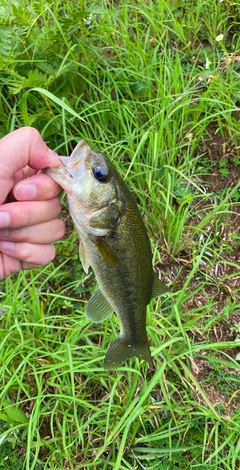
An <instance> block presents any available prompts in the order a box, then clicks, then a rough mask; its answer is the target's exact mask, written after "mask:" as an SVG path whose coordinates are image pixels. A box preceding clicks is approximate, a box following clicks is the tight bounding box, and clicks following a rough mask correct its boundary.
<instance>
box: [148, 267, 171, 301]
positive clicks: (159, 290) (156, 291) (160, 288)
mask: <svg viewBox="0 0 240 470" xmlns="http://www.w3.org/2000/svg"><path fill="white" fill-rule="evenodd" d="M167 292H169V289H168V287H167V286H165V285H164V284H163V283H162V282H161V281H160V279H159V278H158V276H157V274H156V273H154V276H153V288H152V299H154V297H158V296H159V295H162V294H166V293H167Z"/></svg>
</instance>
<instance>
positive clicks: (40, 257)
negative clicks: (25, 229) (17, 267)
mask: <svg viewBox="0 0 240 470" xmlns="http://www.w3.org/2000/svg"><path fill="white" fill-rule="evenodd" d="M0 251H2V253H4V254H6V255H8V256H9V257H11V258H14V259H15V260H18V261H24V262H27V263H32V264H35V265H36V264H37V265H40V266H43V265H44V264H48V263H50V261H52V260H53V259H54V257H55V253H56V251H55V247H54V246H53V245H51V244H50V243H49V244H47V245H41V244H34V243H15V242H9V241H0Z"/></svg>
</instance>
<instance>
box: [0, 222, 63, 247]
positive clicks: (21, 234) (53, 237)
mask: <svg viewBox="0 0 240 470" xmlns="http://www.w3.org/2000/svg"><path fill="white" fill-rule="evenodd" d="M64 233H65V225H64V222H63V221H62V220H61V219H54V220H50V221H49V222H44V223H42V224H37V225H31V226H30V227H22V228H16V229H8V228H6V229H4V228H3V229H0V240H6V241H14V242H29V243H41V244H45V243H53V242H55V241H57V240H59V239H60V238H62V237H63V235H64Z"/></svg>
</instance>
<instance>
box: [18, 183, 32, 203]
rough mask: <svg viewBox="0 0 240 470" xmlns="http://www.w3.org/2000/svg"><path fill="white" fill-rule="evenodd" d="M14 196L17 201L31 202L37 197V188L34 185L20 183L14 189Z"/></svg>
mask: <svg viewBox="0 0 240 470" xmlns="http://www.w3.org/2000/svg"><path fill="white" fill-rule="evenodd" d="M14 196H15V198H16V199H18V200H19V201H32V199H35V198H36V196H37V187H36V185H35V184H29V183H24V182H22V183H21V184H19V185H18V186H17V187H16V189H15V191H14Z"/></svg>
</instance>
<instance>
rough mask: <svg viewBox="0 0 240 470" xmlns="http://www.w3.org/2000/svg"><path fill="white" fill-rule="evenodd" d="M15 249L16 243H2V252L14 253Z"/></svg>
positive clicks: (0, 248)
mask: <svg viewBox="0 0 240 470" xmlns="http://www.w3.org/2000/svg"><path fill="white" fill-rule="evenodd" d="M14 247H15V243H14V242H5V241H2V242H1V241H0V250H2V251H12V250H13V248H14Z"/></svg>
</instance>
